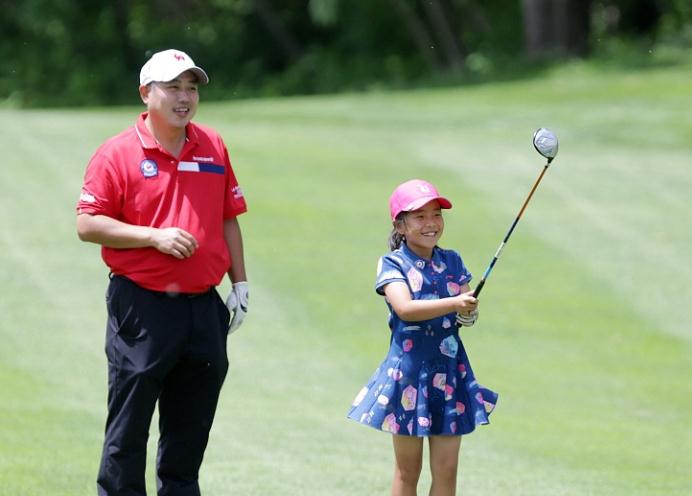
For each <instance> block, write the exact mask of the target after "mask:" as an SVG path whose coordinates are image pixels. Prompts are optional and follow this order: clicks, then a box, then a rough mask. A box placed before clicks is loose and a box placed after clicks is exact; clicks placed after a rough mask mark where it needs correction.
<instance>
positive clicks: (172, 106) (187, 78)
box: [140, 71, 199, 128]
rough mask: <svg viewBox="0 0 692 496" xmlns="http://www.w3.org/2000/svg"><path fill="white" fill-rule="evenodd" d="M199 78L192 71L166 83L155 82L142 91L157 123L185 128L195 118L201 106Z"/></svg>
mask: <svg viewBox="0 0 692 496" xmlns="http://www.w3.org/2000/svg"><path fill="white" fill-rule="evenodd" d="M197 86H198V84H197V78H196V77H195V75H194V74H193V73H191V72H190V71H186V72H183V73H182V74H181V75H180V76H178V77H177V78H175V79H173V80H172V81H168V82H165V83H161V82H155V83H151V84H149V85H147V86H144V87H142V88H141V89H140V94H141V96H142V101H143V102H144V103H145V104H146V105H147V110H148V111H149V115H150V116H151V117H152V118H153V119H155V121H157V122H159V123H161V124H164V125H167V126H170V127H174V128H184V127H185V126H186V125H187V124H188V123H189V122H190V121H191V120H192V117H194V115H195V113H196V112H197V105H198V104H199V93H198V92H197Z"/></svg>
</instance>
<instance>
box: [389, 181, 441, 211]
mask: <svg viewBox="0 0 692 496" xmlns="http://www.w3.org/2000/svg"><path fill="white" fill-rule="evenodd" d="M433 200H437V201H438V202H439V203H440V208H452V202H450V201H449V200H448V199H447V198H445V197H443V196H440V194H439V193H438V192H437V189H436V188H435V186H433V185H432V184H430V183H429V182H427V181H423V180H422V179H411V180H410V181H406V182H405V183H402V184H400V185H399V186H397V187H396V189H395V190H394V193H392V196H391V197H390V198H389V213H390V214H391V216H392V220H394V219H396V216H397V215H399V214H400V213H401V212H410V211H412V210H417V209H419V208H420V207H422V206H423V205H425V204H426V203H428V202H431V201H433Z"/></svg>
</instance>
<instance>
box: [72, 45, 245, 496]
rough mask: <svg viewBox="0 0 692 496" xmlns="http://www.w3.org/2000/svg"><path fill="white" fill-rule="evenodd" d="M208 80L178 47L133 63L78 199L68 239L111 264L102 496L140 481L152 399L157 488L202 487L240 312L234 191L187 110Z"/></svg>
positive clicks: (184, 492) (227, 168) (211, 136)
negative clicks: (125, 109) (111, 130)
mask: <svg viewBox="0 0 692 496" xmlns="http://www.w3.org/2000/svg"><path fill="white" fill-rule="evenodd" d="M208 81H209V78H208V77H207V74H206V73H205V72H204V70H202V69H201V68H200V67H197V66H196V65H195V64H194V62H193V61H192V59H190V57H189V56H188V55H187V54H185V53H183V52H181V51H178V50H165V51H163V52H158V53H156V54H154V55H153V56H152V57H151V59H149V60H148V61H147V62H146V63H145V64H144V66H143V67H142V70H141V73H140V86H139V93H140V97H141V98H142V101H143V102H144V104H145V105H146V107H147V111H146V112H144V113H142V114H141V115H140V117H139V119H138V120H137V122H136V123H135V125H134V126H133V127H131V128H129V129H127V130H125V131H123V132H122V133H120V134H119V135H117V136H115V137H113V138H111V139H109V140H108V141H106V142H105V143H104V144H103V145H102V146H101V147H99V149H98V150H97V151H96V153H95V154H94V156H93V157H92V159H91V161H90V162H89V165H88V167H87V170H86V174H85V177H84V184H83V186H82V192H81V195H80V199H79V202H78V204H77V213H78V215H77V232H78V234H79V238H80V239H81V240H83V241H90V242H94V243H98V244H100V245H101V246H102V251H101V253H102V257H103V260H104V262H105V263H106V265H107V266H108V267H109V268H110V271H111V278H110V283H109V285H108V291H107V294H106V307H107V310H108V323H107V330H106V355H107V357H108V419H107V421H106V434H105V442H104V447H103V455H102V459H101V467H100V470H99V476H98V494H99V495H102V496H105V495H108V496H114V495H123V496H124V495H128V496H130V495H144V494H146V492H145V481H144V480H145V478H144V473H145V463H146V446H147V438H148V432H149V427H150V424H151V418H152V415H153V411H154V408H155V406H156V403H157V401H158V407H159V431H160V438H159V451H158V457H157V487H158V488H159V489H158V494H159V495H170V496H193V495H195V496H196V495H199V494H200V490H199V484H198V473H199V467H200V465H201V462H202V457H203V455H204V450H205V448H206V445H207V440H208V438H209V430H210V428H211V424H212V421H213V418H214V412H215V410H216V405H217V401H218V397H219V392H220V390H221V386H222V384H223V381H224V378H225V376H226V371H227V369H228V358H227V354H226V338H227V335H228V333H229V332H232V331H233V330H235V329H237V327H238V326H240V324H241V323H242V321H243V319H244V317H245V313H246V312H247V302H248V285H247V279H246V275H245V262H244V258H243V243H242V235H241V231H240V227H239V224H238V220H237V216H238V215H240V214H242V213H244V212H245V211H246V205H245V199H244V198H243V194H242V192H241V190H240V187H239V186H238V183H237V181H236V178H235V175H234V173H233V169H232V168H231V163H230V160H229V157H228V152H227V150H226V146H225V145H224V143H223V140H222V139H221V137H220V136H219V135H218V134H217V133H216V132H214V131H213V130H211V129H209V128H207V127H204V126H200V125H197V124H193V123H191V122H190V121H191V119H192V118H193V116H194V115H195V112H196V110H197V105H198V103H199V95H198V87H199V86H200V85H204V84H207V83H208ZM224 274H228V276H229V278H230V280H231V282H232V284H233V285H232V288H233V289H232V291H231V294H230V295H229V297H228V299H227V301H226V302H225V303H224V301H223V300H221V298H220V297H219V294H218V293H217V292H216V289H215V287H216V286H217V285H218V284H219V283H220V282H221V280H222V279H223V275H224Z"/></svg>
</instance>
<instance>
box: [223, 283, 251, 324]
mask: <svg viewBox="0 0 692 496" xmlns="http://www.w3.org/2000/svg"><path fill="white" fill-rule="evenodd" d="M247 302H248V283H247V281H241V282H236V283H234V284H233V289H232V290H231V294H229V295H228V298H227V299H226V307H227V308H228V311H229V312H231V322H230V324H229V325H228V334H231V333H232V332H234V331H235V330H236V329H238V327H240V324H242V323H243V320H244V319H245V315H246V314H247Z"/></svg>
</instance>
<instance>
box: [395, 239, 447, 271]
mask: <svg viewBox="0 0 692 496" xmlns="http://www.w3.org/2000/svg"><path fill="white" fill-rule="evenodd" d="M401 251H402V252H403V253H404V255H406V258H408V259H409V260H410V261H411V263H412V264H413V265H415V266H416V267H418V268H419V269H422V268H424V267H426V266H427V265H428V264H430V263H431V262H432V263H433V264H437V265H439V262H440V248H439V247H438V246H435V247H434V248H433V251H432V257H431V258H430V259H427V258H423V257H421V256H419V255H417V254H416V253H415V252H414V251H413V250H412V249H411V248H409V247H408V245H407V244H406V242H403V243H401Z"/></svg>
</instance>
